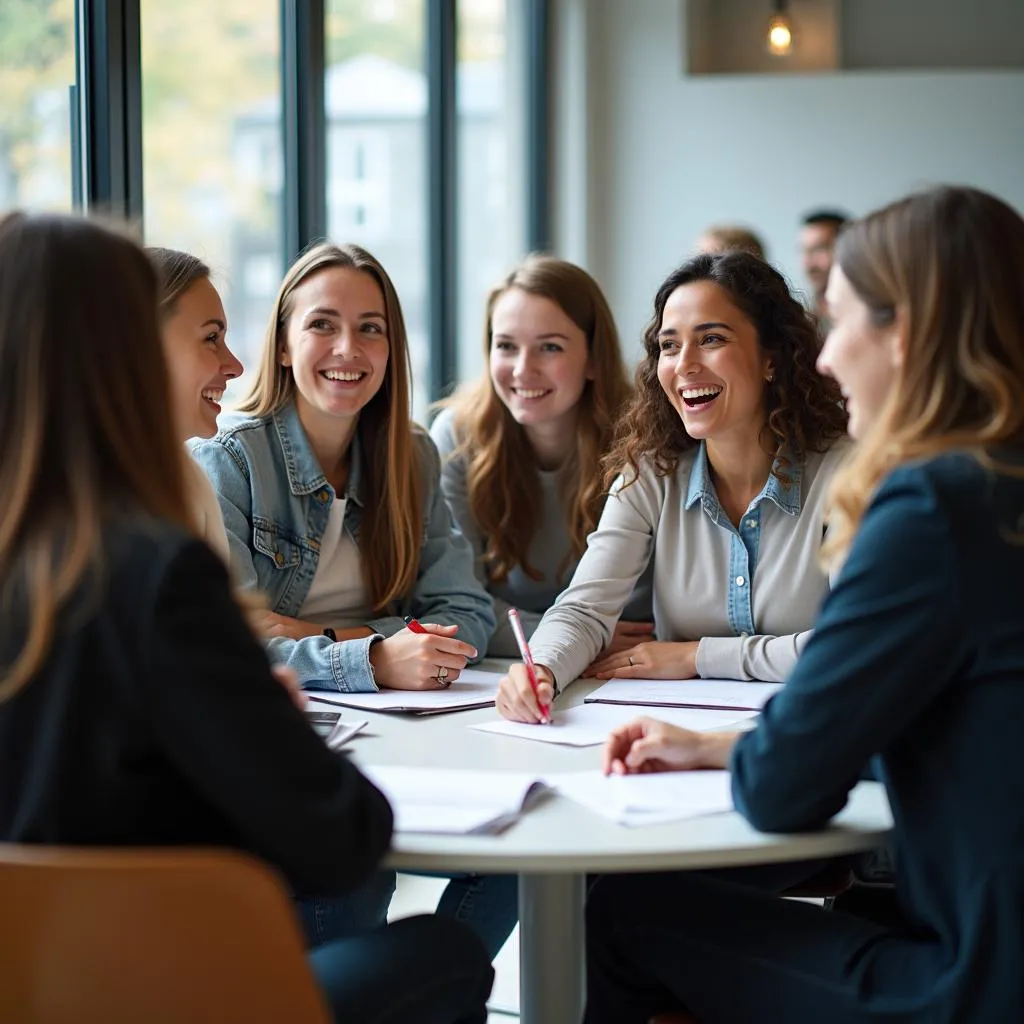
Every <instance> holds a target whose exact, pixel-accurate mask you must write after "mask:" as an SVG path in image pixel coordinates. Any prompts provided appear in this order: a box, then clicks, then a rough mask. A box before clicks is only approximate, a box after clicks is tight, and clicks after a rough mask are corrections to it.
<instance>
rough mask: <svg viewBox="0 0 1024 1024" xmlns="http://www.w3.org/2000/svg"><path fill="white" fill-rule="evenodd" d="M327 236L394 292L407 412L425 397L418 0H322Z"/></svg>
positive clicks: (418, 408)
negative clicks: (370, 260)
mask: <svg viewBox="0 0 1024 1024" xmlns="http://www.w3.org/2000/svg"><path fill="white" fill-rule="evenodd" d="M325 16H326V25H325V34H326V69H325V74H326V79H325V82H324V105H325V113H326V122H327V233H328V235H329V236H330V237H331V238H332V239H333V240H334V241H336V242H357V243H358V244H359V245H362V246H364V247H365V248H366V249H368V250H369V251H370V252H372V253H373V255H374V256H376V257H377V259H378V260H380V262H381V263H382V264H383V266H384V269H385V270H386V271H387V272H388V274H389V275H390V277H391V279H392V280H393V281H394V283H395V288H396V289H397V290H398V295H399V298H400V299H401V301H402V312H403V314H404V316H405V326H406V330H407V331H408V334H409V353H410V358H411V360H412V367H413V414H414V415H415V416H416V418H418V419H422V418H423V417H424V415H425V413H426V407H427V403H428V401H429V399H430V395H429V385H428V380H429V378H428V375H427V374H428V368H429V360H430V352H429V344H428V338H427V317H428V307H427V275H426V264H427V227H426V224H427V220H426V203H427V181H426V131H425V128H426V116H427V82H426V77H425V75H424V24H425V22H424V18H425V11H424V6H423V0H328V2H327V5H326V11H325Z"/></svg>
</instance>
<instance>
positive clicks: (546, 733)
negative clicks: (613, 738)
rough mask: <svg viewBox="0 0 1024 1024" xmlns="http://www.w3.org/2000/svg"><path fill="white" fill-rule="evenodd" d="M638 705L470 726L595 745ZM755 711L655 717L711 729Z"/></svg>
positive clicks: (664, 711) (689, 711) (671, 712)
mask: <svg viewBox="0 0 1024 1024" xmlns="http://www.w3.org/2000/svg"><path fill="white" fill-rule="evenodd" d="M641 713H642V712H641V711H639V710H638V709H637V708H635V707H626V706H623V705H618V704H584V705H582V706H579V707H574V708H567V709H566V710H564V711H559V710H557V709H556V710H555V713H554V715H553V716H552V721H551V724H550V725H527V724H526V723H524V722H508V721H506V720H505V719H500V720H498V721H494V722H481V723H474V724H473V725H471V726H470V728H471V729H479V730H480V731H481V732H493V733H497V734H498V735H500V736H518V737H519V738H520V739H524V740H536V741H538V742H540V743H561V744H564V745H565V746H569V747H596V746H598V745H599V744H601V743H604V741H605V740H606V739H607V738H608V733H610V732H611V731H612V730H613V729H617V728H618V727H619V726H620V725H625V723H626V722H630V721H632V720H633V719H634V718H636V717H637V715H639V714H641ZM756 714H757V712H756V711H721V710H706V709H703V708H658V710H657V712H655V713H654V717H656V718H660V719H661V720H662V721H665V722H670V723H671V724H672V725H679V726H682V727H683V728H684V729H693V730H695V731H696V732H708V731H710V730H712V729H720V728H722V727H724V726H729V725H735V724H736V723H737V722H739V721H741V720H743V719H744V718H753V717H754V716H755V715H756Z"/></svg>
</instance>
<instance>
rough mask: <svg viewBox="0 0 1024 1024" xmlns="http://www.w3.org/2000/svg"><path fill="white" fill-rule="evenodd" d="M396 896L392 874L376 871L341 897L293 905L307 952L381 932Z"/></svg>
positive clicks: (305, 901) (310, 899)
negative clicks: (295, 908) (377, 930)
mask: <svg viewBox="0 0 1024 1024" xmlns="http://www.w3.org/2000/svg"><path fill="white" fill-rule="evenodd" d="M394 893H395V873H394V871H375V872H374V873H373V874H372V875H370V877H369V878H368V879H367V880H366V881H365V882H363V884H362V885H361V886H359V888H358V889H353V890H352V891H351V892H347V893H345V895H344V896H315V897H312V896H311V897H306V898H304V899H300V900H297V901H296V906H297V908H298V911H299V917H300V919H301V921H302V930H303V932H304V934H305V936H306V945H307V946H308V947H309V948H310V949H315V948H316V947H317V946H321V945H323V943H325V942H333V941H334V940H335V939H347V938H351V937H352V936H354V935H362V934H363V933H364V932H368V931H372V930H373V929H375V928H381V927H383V926H384V925H385V924H387V920H388V907H390V906H391V897H392V896H393V895H394Z"/></svg>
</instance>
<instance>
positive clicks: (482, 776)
mask: <svg viewBox="0 0 1024 1024" xmlns="http://www.w3.org/2000/svg"><path fill="white" fill-rule="evenodd" d="M360 767H361V770H362V772H363V774H364V775H366V777H367V778H368V779H369V780H370V781H371V782H372V783H373V784H374V785H375V786H376V787H377V788H378V789H379V790H380V791H381V792H382V793H383V794H384V795H385V796H386V797H387V798H388V803H390V804H391V808H392V810H393V811H394V812H395V830H396V831H398V832H446V833H493V832H500V831H501V830H502V829H503V828H506V827H507V826H508V825H510V824H511V823H512V822H513V821H515V819H516V818H517V817H518V815H519V814H520V813H521V812H522V811H525V810H526V809H527V807H528V806H529V805H530V804H531V803H532V801H533V800H534V799H535V798H536V797H537V796H539V795H540V794H542V793H544V792H546V790H547V786H546V785H545V784H544V783H543V782H542V781H541V780H540V779H538V778H537V776H536V775H529V774H526V773H524V772H494V771H476V770H474V771H469V770H466V769H458V768H419V767H416V768H406V767H401V766H388V765H384V766H381V765H374V766H372V767H362V766H360Z"/></svg>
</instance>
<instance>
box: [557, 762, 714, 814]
mask: <svg viewBox="0 0 1024 1024" xmlns="http://www.w3.org/2000/svg"><path fill="white" fill-rule="evenodd" d="M545 782H547V783H548V785H550V786H552V787H554V788H555V789H557V790H558V792H560V793H561V794H563V795H564V796H567V797H568V798H569V799H570V800H574V801H576V802H577V803H580V804H583V806H584V807H587V808H588V809H589V810H591V811H593V812H594V813H595V814H600V815H601V816H602V817H605V818H610V819H611V820H612V821H617V822H619V824H622V825H629V826H631V827H635V826H639V825H656V824H660V823H663V822H668V821H681V820H683V819H686V818H697V817H702V816H704V815H708V814H721V813H723V812H725V811H731V810H732V808H733V802H732V788H731V786H732V783H731V779H730V774H729V772H726V771H700V772H656V773H650V774H644V775H611V776H605V775H604V774H603V773H601V772H599V771H589V772H559V773H552V774H549V775H547V776H546V777H545Z"/></svg>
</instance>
